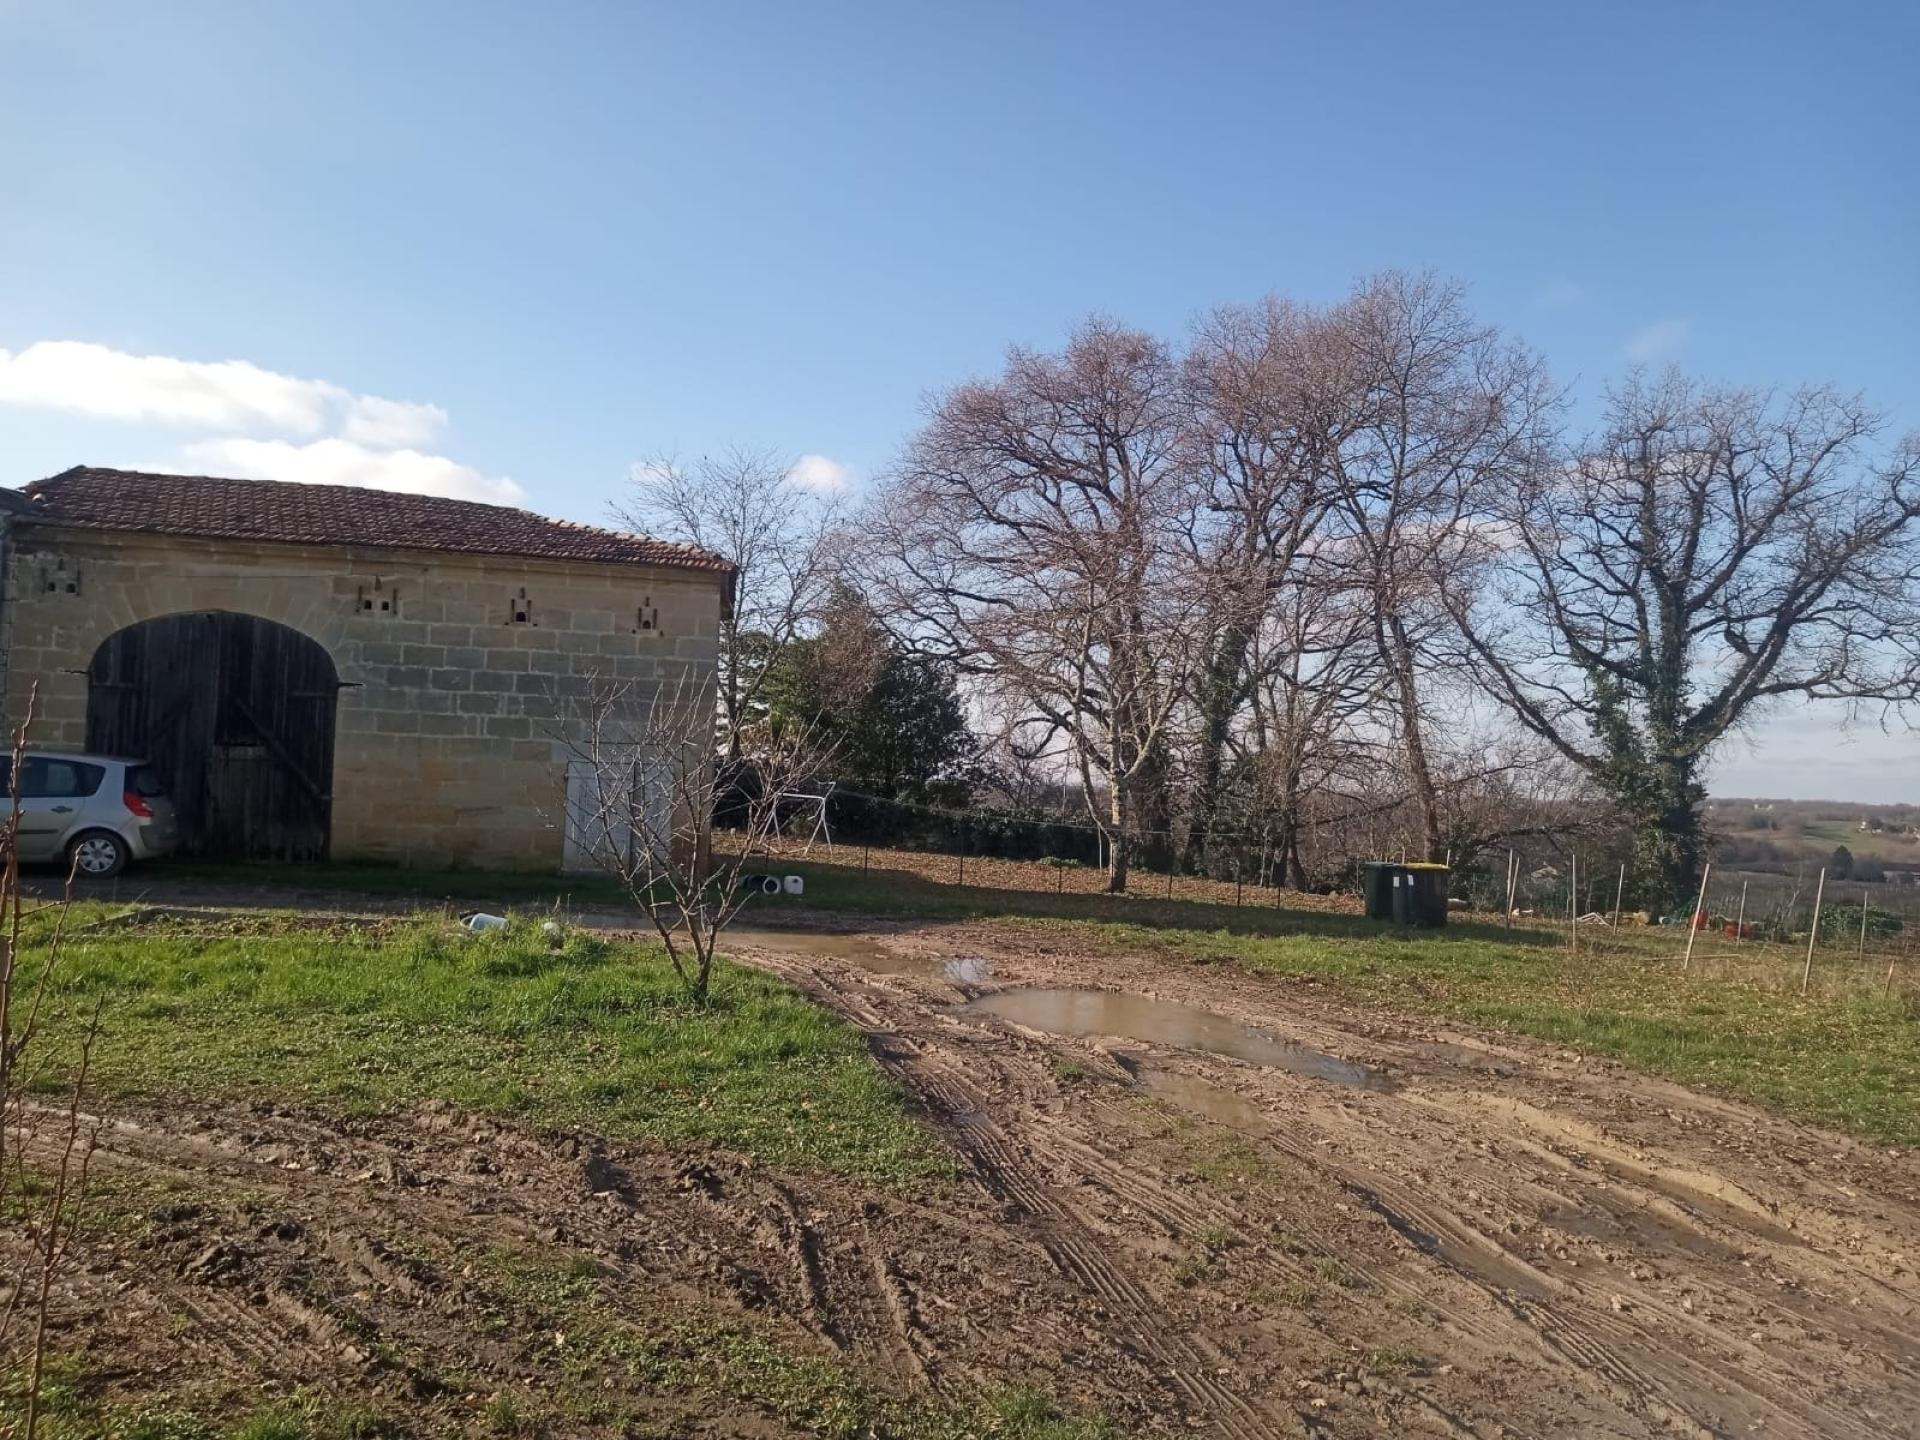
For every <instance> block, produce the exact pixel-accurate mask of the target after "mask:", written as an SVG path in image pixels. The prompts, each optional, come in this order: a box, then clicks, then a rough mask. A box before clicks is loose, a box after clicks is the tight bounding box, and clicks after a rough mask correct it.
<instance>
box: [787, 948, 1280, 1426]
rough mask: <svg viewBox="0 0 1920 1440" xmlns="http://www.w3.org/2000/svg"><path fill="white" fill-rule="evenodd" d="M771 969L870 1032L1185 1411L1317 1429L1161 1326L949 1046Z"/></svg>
mask: <svg viewBox="0 0 1920 1440" xmlns="http://www.w3.org/2000/svg"><path fill="white" fill-rule="evenodd" d="M769 968H774V969H778V970H780V971H781V972H782V973H784V974H785V975H786V976H787V977H788V978H789V979H791V980H792V981H793V982H794V983H796V984H798V985H799V986H800V987H801V988H802V989H803V990H806V991H807V992H808V993H810V994H812V995H814V996H815V997H816V998H818V999H820V1000H821V1001H822V1002H823V1003H826V1004H827V1005H829V1006H830V1007H831V1008H833V1009H834V1010H835V1011H836V1012H838V1013H839V1014H841V1015H843V1016H845V1017H847V1018H848V1019H849V1020H851V1021H853V1022H854V1023H855V1024H858V1025H860V1026H861V1028H862V1029H864V1030H865V1031H867V1033H868V1034H869V1036H870V1037H872V1038H873V1040H874V1042H875V1044H874V1053H875V1055H876V1057H877V1058H879V1060H880V1062H881V1064H882V1066H883V1067H884V1068H885V1069H887V1070H888V1072H889V1073H890V1074H892V1075H893V1076H894V1078H896V1079H897V1080H899V1081H900V1082H901V1083H902V1084H904V1085H906V1086H908V1087H909V1088H910V1089H911V1090H912V1091H913V1092H915V1093H916V1094H918V1095H919V1096H920V1097H921V1099H922V1100H923V1102H926V1103H927V1104H928V1107H929V1109H930V1111H931V1114H932V1116H933V1118H934V1120H935V1122H936V1123H937V1124H938V1125H939V1127H940V1129H941V1130H942V1131H943V1132H944V1133H945V1134H946V1135H947V1136H948V1138H949V1140H950V1141H952V1143H953V1144H954V1146H955V1148H956V1149H957V1150H958V1151H959V1152H960V1154H961V1155H962V1157H963V1158H964V1159H965V1160H966V1162H967V1164H968V1166H969V1167H970V1169H971V1172H972V1174H973V1175H974V1177H975V1178H976V1180H977V1181H978V1182H979V1184H980V1185H981V1186H982V1187H983V1188H984V1189H985V1190H986V1191H987V1192H988V1193H989V1194H991V1195H992V1196H994V1198H996V1199H998V1200H1000V1201H1002V1202H1004V1203H1006V1204H1008V1205H1011V1206H1012V1207H1014V1209H1015V1211H1016V1212H1017V1214H1018V1216H1019V1218H1020V1219H1021V1220H1022V1221H1023V1222H1024V1223H1025V1224H1026V1225H1028V1226H1030V1227H1032V1229H1033V1231H1034V1233H1035V1236H1036V1238H1037V1239H1038V1241H1039V1243H1040V1246H1041V1248H1042V1249H1043V1250H1044V1251H1045V1253H1046V1255H1047V1257H1048V1259H1049V1260H1050V1261H1051V1262H1052V1263H1053V1265H1054V1267H1055V1268H1056V1269H1057V1270H1058V1271H1059V1272H1060V1273H1061V1274H1062V1275H1064V1276H1066V1277H1068V1278H1069V1279H1071V1280H1072V1281H1073V1282H1074V1283H1075V1284H1077V1285H1078V1286H1079V1287H1080V1288H1081V1289H1083V1290H1084V1291H1085V1292H1086V1293H1087V1294H1088V1295H1089V1296H1091V1297H1093V1298H1094V1299H1095V1300H1096V1301H1097V1302H1098V1303H1099V1305H1100V1306H1101V1307H1103V1308H1104V1310H1105V1311H1106V1312H1107V1318H1108V1319H1109V1320H1111V1321H1113V1322H1117V1323H1118V1324H1119V1325H1120V1326H1122V1327H1123V1328H1124V1331H1125V1334H1126V1336H1127V1337H1128V1338H1129V1339H1130V1340H1131V1341H1132V1342H1133V1343H1134V1344H1135V1345H1136V1346H1137V1347H1138V1348H1139V1350H1140V1352H1141V1354H1142V1356H1143V1357H1144V1358H1146V1359H1148V1360H1149V1361H1150V1362H1151V1363H1152V1364H1153V1366H1154V1368H1155V1369H1157V1370H1158V1371H1159V1372H1160V1374H1161V1376H1162V1378H1163V1380H1164V1382H1165V1383H1167V1384H1168V1385H1170V1386H1171V1387H1172V1389H1173V1390H1174V1391H1175V1392H1176V1393H1177V1394H1178V1395H1179V1396H1180V1397H1181V1400H1182V1401H1183V1404H1184V1407H1185V1408H1186V1409H1187V1410H1188V1411H1189V1413H1191V1414H1193V1415H1195V1416H1204V1417H1206V1418H1207V1419H1209V1420H1211V1422H1212V1423H1213V1424H1214V1425H1215V1426H1216V1427H1217V1429H1218V1430H1219V1433H1221V1434H1222V1435H1225V1436H1228V1437H1231V1440H1268V1437H1271V1436H1272V1435H1273V1434H1274V1433H1275V1432H1274V1426H1275V1425H1276V1424H1277V1423H1283V1422H1291V1424H1292V1425H1293V1426H1295V1427H1297V1428H1299V1429H1301V1430H1302V1431H1304V1432H1307V1433H1311V1431H1312V1424H1311V1422H1310V1421H1308V1420H1307V1419H1306V1418H1304V1417H1302V1416H1301V1415H1300V1414H1299V1413H1298V1412H1297V1411H1295V1410H1293V1409H1292V1408H1291V1407H1286V1408H1280V1409H1275V1408H1272V1407H1267V1406H1261V1405H1258V1404H1256V1403H1254V1402H1253V1401H1251V1400H1249V1399H1247V1398H1246V1397H1243V1396H1241V1395H1239V1394H1237V1393H1236V1392H1234V1391H1233V1390H1231V1389H1229V1388H1228V1387H1227V1386H1225V1385H1223V1384H1221V1383H1220V1381H1219V1380H1218V1379H1217V1378H1216V1377H1215V1374H1214V1372H1215V1371H1217V1370H1219V1369H1221V1368H1222V1357H1220V1356H1219V1355H1218V1354H1217V1353H1216V1354H1209V1353H1207V1352H1205V1351H1203V1350H1202V1349H1201V1348H1200V1346H1199V1345H1198V1344H1196V1343H1195V1342H1194V1341H1193V1340H1192V1339H1191V1338H1190V1337H1185V1336H1181V1335H1178V1334H1176V1333H1173V1332H1171V1331H1169V1330H1168V1329H1166V1328H1165V1326H1164V1325H1163V1324H1162V1323H1161V1321H1162V1319H1163V1317H1164V1307H1163V1306H1162V1305H1161V1304H1160V1303H1159V1302H1158V1301H1156V1300H1155V1299H1154V1297H1152V1296H1151V1295H1149V1294H1148V1293H1147V1292H1146V1291H1145V1290H1144V1289H1142V1288H1141V1287H1140V1285H1139V1284H1138V1283H1137V1282H1135V1281H1134V1280H1133V1279H1132V1277H1130V1276H1129V1275H1127V1274H1126V1273H1125V1272H1124V1271H1122V1270H1121V1269H1120V1268H1119V1267H1118V1266H1116V1265H1115V1264H1114V1263H1113V1262H1112V1261H1111V1260H1110V1259H1109V1258H1108V1256H1107V1254H1106V1253H1105V1245H1104V1244H1103V1241H1102V1239H1101V1237H1100V1236H1098V1235H1097V1234H1095V1233H1093V1232H1092V1231H1091V1230H1089V1228H1088V1227H1087V1225H1086V1224H1085V1222H1084V1220H1083V1219H1082V1217H1081V1216H1080V1215H1079V1214H1078V1213H1077V1211H1076V1210H1075V1209H1074V1208H1073V1207H1072V1206H1070V1205H1068V1204H1067V1203H1065V1202H1064V1201H1063V1200H1062V1199H1061V1198H1060V1197H1059V1195H1058V1193H1057V1191H1056V1190H1055V1189H1054V1187H1052V1186H1051V1185H1049V1184H1048V1183H1047V1182H1046V1181H1045V1180H1044V1179H1043V1178H1042V1177H1041V1176H1040V1175H1038V1174H1036V1173H1035V1171H1034V1169H1033V1167H1032V1166H1031V1165H1030V1164H1029V1163H1028V1161H1027V1159H1026V1158H1025V1157H1024V1155H1023V1154H1022V1152H1021V1148H1020V1146H1019V1145H1018V1144H1017V1143H1016V1142H1015V1141H1014V1140H1013V1139H1012V1137H1010V1136H1009V1135H1008V1134H1007V1133H1006V1131H1005V1130H1003V1129H1002V1128H1001V1126H1000V1125H999V1124H998V1123H996V1122H995V1121H994V1120H993V1118H992V1117H991V1114H990V1113H989V1112H990V1111H991V1109H992V1108H993V1107H994V1106H995V1104H996V1103H1004V1102H1003V1101H1002V1102H996V1101H995V1100H994V1099H993V1098H992V1097H990V1096H989V1095H988V1094H987V1093H986V1092H985V1091H983V1090H981V1089H980V1088H978V1087H977V1086H976V1085H975V1084H974V1083H973V1082H972V1080H971V1079H970V1078H969V1077H968V1075H967V1073H966V1071H965V1070H963V1069H962V1068H961V1067H959V1066H957V1065H954V1064H952V1063H951V1062H950V1061H949V1060H948V1058H947V1055H946V1052H945V1050H944V1048H940V1047H935V1046H932V1045H905V1044H901V1043H900V1033H899V1031H898V1029H896V1028H894V1027H891V1026H888V1025H887V1022H888V1021H889V1020H890V1019H891V1018H892V1017H891V1016H890V1015H889V1014H887V1013H885V1012H883V1011H882V1010H880V1009H879V1008H878V1005H879V1003H880V1002H881V998H882V997H881V995H880V994H879V993H877V992H876V991H874V990H872V989H869V988H867V987H864V986H862V987H859V988H858V989H856V988H854V986H855V985H856V984H857V982H853V981H851V980H850V978H848V977H841V976H837V975H834V974H832V973H830V972H828V971H827V970H825V969H823V968H822V967H818V966H813V965H804V964H796V963H794V962H792V961H791V960H788V959H786V958H784V957H777V958H776V959H775V960H774V961H773V963H772V964H770V966H769ZM948 1023H950V1024H955V1025H956V1026H957V1024H958V1022H948ZM882 1027H885V1028H882Z"/></svg>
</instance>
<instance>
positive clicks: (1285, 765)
mask: <svg viewBox="0 0 1920 1440" xmlns="http://www.w3.org/2000/svg"><path fill="white" fill-rule="evenodd" d="M1315 568H1316V570H1317V571H1324V569H1325V568H1326V567H1324V566H1320V567H1315ZM1373 641H1374V629H1373V625H1372V621H1371V617H1370V616H1369V615H1368V614H1367V613H1366V607H1365V603H1364V592H1360V591H1356V590H1353V589H1351V588H1349V587H1344V586H1342V585H1340V584H1339V583H1338V581H1337V578H1336V576H1335V575H1328V574H1325V573H1313V574H1309V576H1308V577H1307V578H1305V579H1304V580H1303V582H1302V583H1300V584H1296V585H1293V586H1290V587H1288V588H1287V589H1286V590H1284V591H1283V592H1281V593H1280V594H1278V595H1276V596H1275V597H1274V599H1273V601H1272V602H1271V603H1270V604H1269V606H1268V610H1267V615H1266V619H1265V621H1264V623H1263V624H1262V626H1261V627H1260V631H1259V633H1258V634H1257V635H1256V636H1255V637H1254V642H1253V644H1252V646H1251V648H1250V652H1249V657H1248V671H1249V675H1250V678H1251V682H1252V701H1251V705H1250V707H1249V713H1248V717H1247V723H1246V725H1245V727H1244V729H1243V731H1242V732H1241V736H1242V738H1241V741H1240V748H1241V751H1242V754H1243V757H1244V758H1243V760H1242V766H1243V768H1245V769H1246V770H1247V772H1248V773H1249V774H1250V775H1251V776H1252V777H1253V778H1254V779H1255V781H1256V784H1255V785H1254V787H1253V790H1252V794H1251V800H1252V803H1251V804H1247V803H1245V802H1243V804H1242V806H1241V813H1240V815H1238V816H1236V817H1234V823H1235V827H1236V828H1241V829H1244V828H1247V827H1248V825H1249V822H1250V821H1251V822H1252V823H1253V825H1254V826H1255V827H1256V828H1258V829H1260V830H1261V831H1262V838H1263V839H1264V840H1265V841H1266V842H1267V843H1268V844H1269V846H1270V847H1271V853H1272V857H1273V865H1274V872H1275V874H1274V879H1275V883H1276V884H1277V885H1280V886H1283V887H1284V886H1289V885H1290V886H1292V887H1293V888H1294V889H1296V890H1304V889H1305V888H1306V887H1307V884H1308V875H1307V868H1306V862H1305V858H1304V856H1303V854H1302V833H1303V830H1304V829H1305V827H1306V825H1307V824H1308V823H1309V805H1310V803H1311V801H1312V798H1313V797H1314V796H1315V795H1316V794H1317V793H1319V792H1322V791H1326V790H1329V789H1331V788H1333V787H1335V786H1337V785H1339V784H1342V783H1350V782H1351V781H1352V779H1353V777H1354V774H1355V771H1356V769H1357V768H1358V767H1359V766H1361V765H1362V764H1377V756H1378V748H1379V747H1378V745H1377V743H1375V742H1373V741H1371V740H1370V739H1369V737H1368V735H1367V734H1366V733H1365V731H1366V729H1367V726H1366V721H1367V717H1368V716H1369V715H1370V714H1371V713H1372V711H1373V709H1374V708H1375V706H1376V704H1377V702H1378V696H1379V679H1380V667H1379V657H1378V653H1377V651H1376V650H1375V648H1374V643H1373Z"/></svg>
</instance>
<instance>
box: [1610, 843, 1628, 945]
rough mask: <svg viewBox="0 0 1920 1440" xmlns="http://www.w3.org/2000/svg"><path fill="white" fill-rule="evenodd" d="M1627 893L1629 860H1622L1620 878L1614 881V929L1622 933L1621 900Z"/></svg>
mask: <svg viewBox="0 0 1920 1440" xmlns="http://www.w3.org/2000/svg"><path fill="white" fill-rule="evenodd" d="M1626 893H1627V862H1626V861H1624V860H1622V861H1621V862H1620V878H1619V879H1618V880H1616V881H1614V882H1613V930H1614V934H1615V935H1616V936H1617V935H1618V934H1619V933H1620V901H1621V898H1622V897H1623V896H1625V895H1626Z"/></svg>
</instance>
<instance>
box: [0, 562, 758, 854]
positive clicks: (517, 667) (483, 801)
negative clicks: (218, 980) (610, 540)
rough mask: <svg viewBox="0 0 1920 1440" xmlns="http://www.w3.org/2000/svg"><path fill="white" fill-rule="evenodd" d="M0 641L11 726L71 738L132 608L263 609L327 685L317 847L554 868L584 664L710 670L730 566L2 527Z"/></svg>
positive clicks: (660, 678)
mask: <svg viewBox="0 0 1920 1440" xmlns="http://www.w3.org/2000/svg"><path fill="white" fill-rule="evenodd" d="M10 549H11V554H10V555H9V556H8V557H7V558H8V564H7V568H6V600H5V606H4V612H3V613H0V648H4V651H5V655H6V661H7V665H6V670H5V675H6V713H7V716H8V722H9V725H11V724H13V723H17V721H18V720H19V718H20V717H21V716H22V715H23V714H24V713H25V711H26V708H27V697H28V694H29V691H30V689H31V688H32V687H33V686H34V685H35V684H37V685H38V701H37V704H36V707H35V708H36V717H37V718H36V723H35V726H34V731H33V738H34V742H35V743H37V744H41V745H47V746H52V747H56V748H60V749H75V750H77V749H81V748H83V747H84V745H85V743H86V713H87V677H86V671H87V667H88V664H89V662H90V661H91V659H92V657H93V653H94V651H95V649H96V648H97V647H98V646H99V644H100V643H101V641H103V640H105V639H106V638H107V637H108V636H109V635H111V634H113V633H114V632H115V631H117V630H120V629H122V628H124V627H126V626H128V625H132V624H135V623H137V622H139V621H142V620H151V619H156V618H158V617H160V616H163V615H173V614H180V613H188V612H195V611H203V610H227V611H236V612H240V613H243V614H250V615H258V616H263V617H265V618H266V619H269V620H275V621H278V622H280V623H281V624H284V625H288V626H291V627H292V628H293V629H295V630H298V631H300V632H302V633H303V634H305V635H307V636H309V637H311V638H312V639H314V640H316V641H318V642H319V643H320V644H321V645H322V646H324V647H325V648H326V650H327V652H328V653H329V654H330V655H331V656H332V657H333V662H334V666H335V668H336V670H337V671H338V672H339V678H340V682H341V689H340V695H339V705H338V711H337V722H338V723H337V730H336V736H335V745H334V767H333V829H332V854H333V856H334V858H336V859H388V860H396V861H401V862H404V863H407V864H415V865H449V864H454V865H474V866H488V867H500V868H521V869H554V868H556V867H558V866H559V864H560V862H561V856H562V850H563V846H562V838H563V836H562V831H563V825H564V816H563V801H564V796H565V785H566V766H567V759H568V755H569V753H570V751H569V732H570V730H573V731H577V728H578V717H579V707H580V701H579V697H581V696H582V695H583V694H584V692H585V691H586V689H587V687H588V685H589V677H592V676H598V677H600V678H601V679H603V680H607V681H613V680H618V681H625V682H633V684H634V686H635V690H636V693H641V694H644V693H646V692H647V691H648V690H649V689H651V688H657V687H659V686H661V685H666V686H669V687H675V688H677V687H679V686H682V685H686V684H696V683H703V682H705V681H706V680H707V679H708V678H709V677H710V676H711V674H712V670H713V666H714V661H715V656H716V653H717V648H718V638H719V626H720V615H721V605H722V596H723V585H724V577H722V576H719V575H715V574H710V573H706V572H699V571H686V570H675V569H656V568H652V567H645V566H634V565H617V564H608V565H593V564H576V563H559V562H550V561H540V560H522V559H512V558H506V557H494V556H472V555H462V554H450V553H449V554H442V553H435V552H414V551H404V552H403V551H382V550H371V549H369V550H356V551H343V550H328V549H320V548H309V547H304V546H297V545H275V544H258V543H250V542H234V541H218V540H193V539H184V538H180V537H174V536H154V535H135V534H113V533H106V532H101V531H84V530H63V529H60V528H58V527H53V526H45V525H32V524H16V526H15V527H14V529H13V533H12V536H11V546H10Z"/></svg>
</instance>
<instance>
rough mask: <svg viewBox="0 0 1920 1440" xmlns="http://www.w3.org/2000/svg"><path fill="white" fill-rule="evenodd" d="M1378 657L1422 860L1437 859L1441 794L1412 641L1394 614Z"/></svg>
mask: <svg viewBox="0 0 1920 1440" xmlns="http://www.w3.org/2000/svg"><path fill="white" fill-rule="evenodd" d="M1378 633H1379V637H1380V646H1381V652H1382V653H1381V658H1382V659H1383V660H1385V661H1386V662H1387V670H1388V673H1389V674H1391V675H1392V676H1393V690H1394V699H1395V700H1396V702H1397V703H1398V705H1399V710H1400V743H1401V745H1402V747H1403V748H1404V751H1405V758H1406V773H1407V789H1408V792H1409V794H1410V795H1411V798H1412V800H1413V813H1414V820H1415V822H1416V823H1417V824H1418V826H1419V828H1420V843H1421V845H1422V846H1424V847H1425V852H1426V853H1425V854H1423V855H1422V856H1421V857H1420V858H1421V859H1423V860H1438V859H1440V858H1441V856H1442V854H1443V853H1444V851H1445V848H1446V841H1445V838H1444V837H1443V836H1442V835H1441V833H1440V797H1439V792H1438V790H1437V789H1436V788H1435V786H1434V783H1433V769H1432V767H1431V766H1430V765H1429V764H1428V761H1427V741H1426V732H1425V730H1424V729H1423V728H1422V723H1421V715H1420V686H1419V681H1418V679H1417V676H1416V671H1415V668H1414V659H1413V642H1412V641H1411V640H1409V639H1408V638H1407V628H1406V626H1405V625H1403V624H1402V623H1401V621H1400V617H1399V616H1397V615H1387V616H1384V617H1383V619H1382V624H1381V627H1380V630H1379V632H1378Z"/></svg>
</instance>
